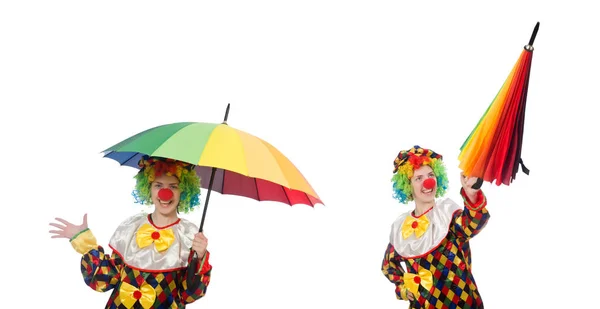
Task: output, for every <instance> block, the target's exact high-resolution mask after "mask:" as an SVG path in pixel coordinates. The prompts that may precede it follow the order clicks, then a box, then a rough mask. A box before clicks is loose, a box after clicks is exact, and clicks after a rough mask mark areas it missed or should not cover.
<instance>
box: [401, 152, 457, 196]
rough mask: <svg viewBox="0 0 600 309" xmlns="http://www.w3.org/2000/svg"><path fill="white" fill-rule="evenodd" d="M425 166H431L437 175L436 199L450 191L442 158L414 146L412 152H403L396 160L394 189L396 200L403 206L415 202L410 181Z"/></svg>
mask: <svg viewBox="0 0 600 309" xmlns="http://www.w3.org/2000/svg"><path fill="white" fill-rule="evenodd" d="M423 165H429V166H430V167H431V169H432V170H433V173H434V174H435V178H436V183H437V189H436V192H435V197H440V196H443V195H444V194H446V189H448V176H447V174H446V166H444V163H443V162H442V156H441V155H440V154H437V153H435V152H434V151H432V150H429V149H425V148H421V147H419V146H414V147H413V148H411V149H410V150H402V151H400V153H398V156H397V157H396V159H395V160H394V176H392V187H393V190H394V191H393V192H394V198H395V199H397V200H398V201H399V202H400V203H402V204H408V202H409V201H412V200H414V197H413V192H412V186H411V184H410V179H411V178H412V176H413V173H414V171H415V170H416V169H419V168H420V167H421V166H423Z"/></svg>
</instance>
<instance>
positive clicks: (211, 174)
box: [103, 104, 323, 232]
mask: <svg viewBox="0 0 600 309" xmlns="http://www.w3.org/2000/svg"><path fill="white" fill-rule="evenodd" d="M229 107H230V106H229V104H228V105H227V110H226V112H225V119H224V121H223V123H204V122H181V123H172V124H167V125H162V126H158V127H154V128H151V129H149V130H146V131H143V132H141V133H138V134H136V135H134V136H132V137H129V138H127V139H126V140H124V141H122V142H120V143H118V144H116V145H114V146H111V147H109V148H108V149H106V150H104V151H103V153H104V157H106V158H110V159H113V160H115V161H117V162H119V164H121V165H124V166H131V167H135V168H139V167H138V161H139V160H140V158H141V157H142V156H143V155H149V156H156V157H162V158H170V159H175V160H179V161H183V162H187V163H190V164H193V165H195V166H196V167H195V170H196V172H197V173H198V175H199V176H200V178H201V186H202V187H203V188H205V189H207V190H208V192H207V194H206V200H205V202H204V212H203V214H202V222H201V223H200V228H199V231H200V232H202V229H203V226H204V219H205V217H206V209H207V207H208V201H209V199H210V192H211V191H212V190H215V191H217V192H220V193H222V194H232V195H239V196H245V197H248V198H252V199H255V200H258V201H277V202H282V203H285V204H288V205H291V206H293V205H295V204H306V205H309V206H314V205H316V204H318V203H321V204H323V202H322V201H321V199H320V198H319V196H318V195H317V193H316V192H315V190H313V188H312V187H311V185H310V184H309V183H308V182H307V181H306V179H305V178H304V176H303V175H302V174H301V173H300V171H299V170H298V169H297V168H296V167H295V166H294V164H292V162H290V161H289V160H288V159H287V158H286V157H285V156H284V155H283V154H282V153H281V152H280V151H279V150H277V149H276V148H275V147H273V146H272V145H271V144H269V143H267V142H266V141H264V140H262V139H260V138H258V137H256V136H253V135H251V134H248V133H246V132H243V131H241V130H238V129H235V128H232V127H230V126H229V125H227V117H228V115H229ZM206 179H210V180H209V181H208V183H207V182H206V181H205V180H206Z"/></svg>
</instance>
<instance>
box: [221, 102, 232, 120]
mask: <svg viewBox="0 0 600 309" xmlns="http://www.w3.org/2000/svg"><path fill="white" fill-rule="evenodd" d="M230 106H231V103H227V109H226V110H225V118H223V124H227V117H229V107H230Z"/></svg>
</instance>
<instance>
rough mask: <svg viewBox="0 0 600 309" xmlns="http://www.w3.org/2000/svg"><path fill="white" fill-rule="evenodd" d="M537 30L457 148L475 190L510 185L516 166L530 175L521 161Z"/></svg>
mask: <svg viewBox="0 0 600 309" xmlns="http://www.w3.org/2000/svg"><path fill="white" fill-rule="evenodd" d="M539 26H540V23H539V22H538V23H537V24H536V25H535V28H534V30H533V34H532V35H531V38H530V40H529V44H527V45H525V47H524V48H523V51H522V52H521V55H520V57H519V59H518V61H517V63H516V64H515V65H514V67H513V69H512V71H511V72H510V74H509V75H508V78H507V79H506V81H505V82H504V84H503V85H502V88H501V89H500V91H499V92H498V94H497V95H496V97H495V98H494V100H493V101H492V103H491V104H490V105H489V106H488V108H487V110H486V111H485V113H484V114H483V116H482V117H481V119H480V120H479V123H477V126H476V127H475V129H473V131H472V132H471V134H470V135H469V137H468V138H467V139H466V141H465V142H464V143H463V145H462V146H461V148H460V149H461V152H460V155H459V157H458V159H459V161H460V164H459V167H460V168H461V169H462V170H463V173H464V174H465V175H466V176H469V177H478V178H479V181H478V182H477V183H476V184H475V185H474V186H473V187H474V188H478V187H480V186H481V184H482V183H483V181H487V182H490V183H493V182H494V181H495V183H496V185H498V186H499V185H501V184H504V185H510V183H511V182H512V181H513V180H514V179H515V177H516V174H517V172H518V170H519V165H521V168H522V169H523V172H524V173H525V174H527V175H529V170H528V169H527V168H526V167H525V165H524V164H523V160H522V159H521V147H522V143H523V128H524V124H525V105H526V104H525V103H526V101H527V90H528V86H529V75H530V70H531V60H532V56H533V41H534V40H535V36H536V35H537V32H538V29H539Z"/></svg>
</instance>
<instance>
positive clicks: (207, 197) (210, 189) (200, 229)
mask: <svg viewBox="0 0 600 309" xmlns="http://www.w3.org/2000/svg"><path fill="white" fill-rule="evenodd" d="M216 171H217V168H216V167H213V168H212V171H211V173H210V182H209V183H208V192H207V193H206V201H204V211H203V212H202V221H201V222H200V228H199V229H198V232H200V233H202V229H203V227H204V218H205V217H206V209H207V208H208V200H209V199H210V191H212V185H213V181H214V180H215V172H216Z"/></svg>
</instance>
